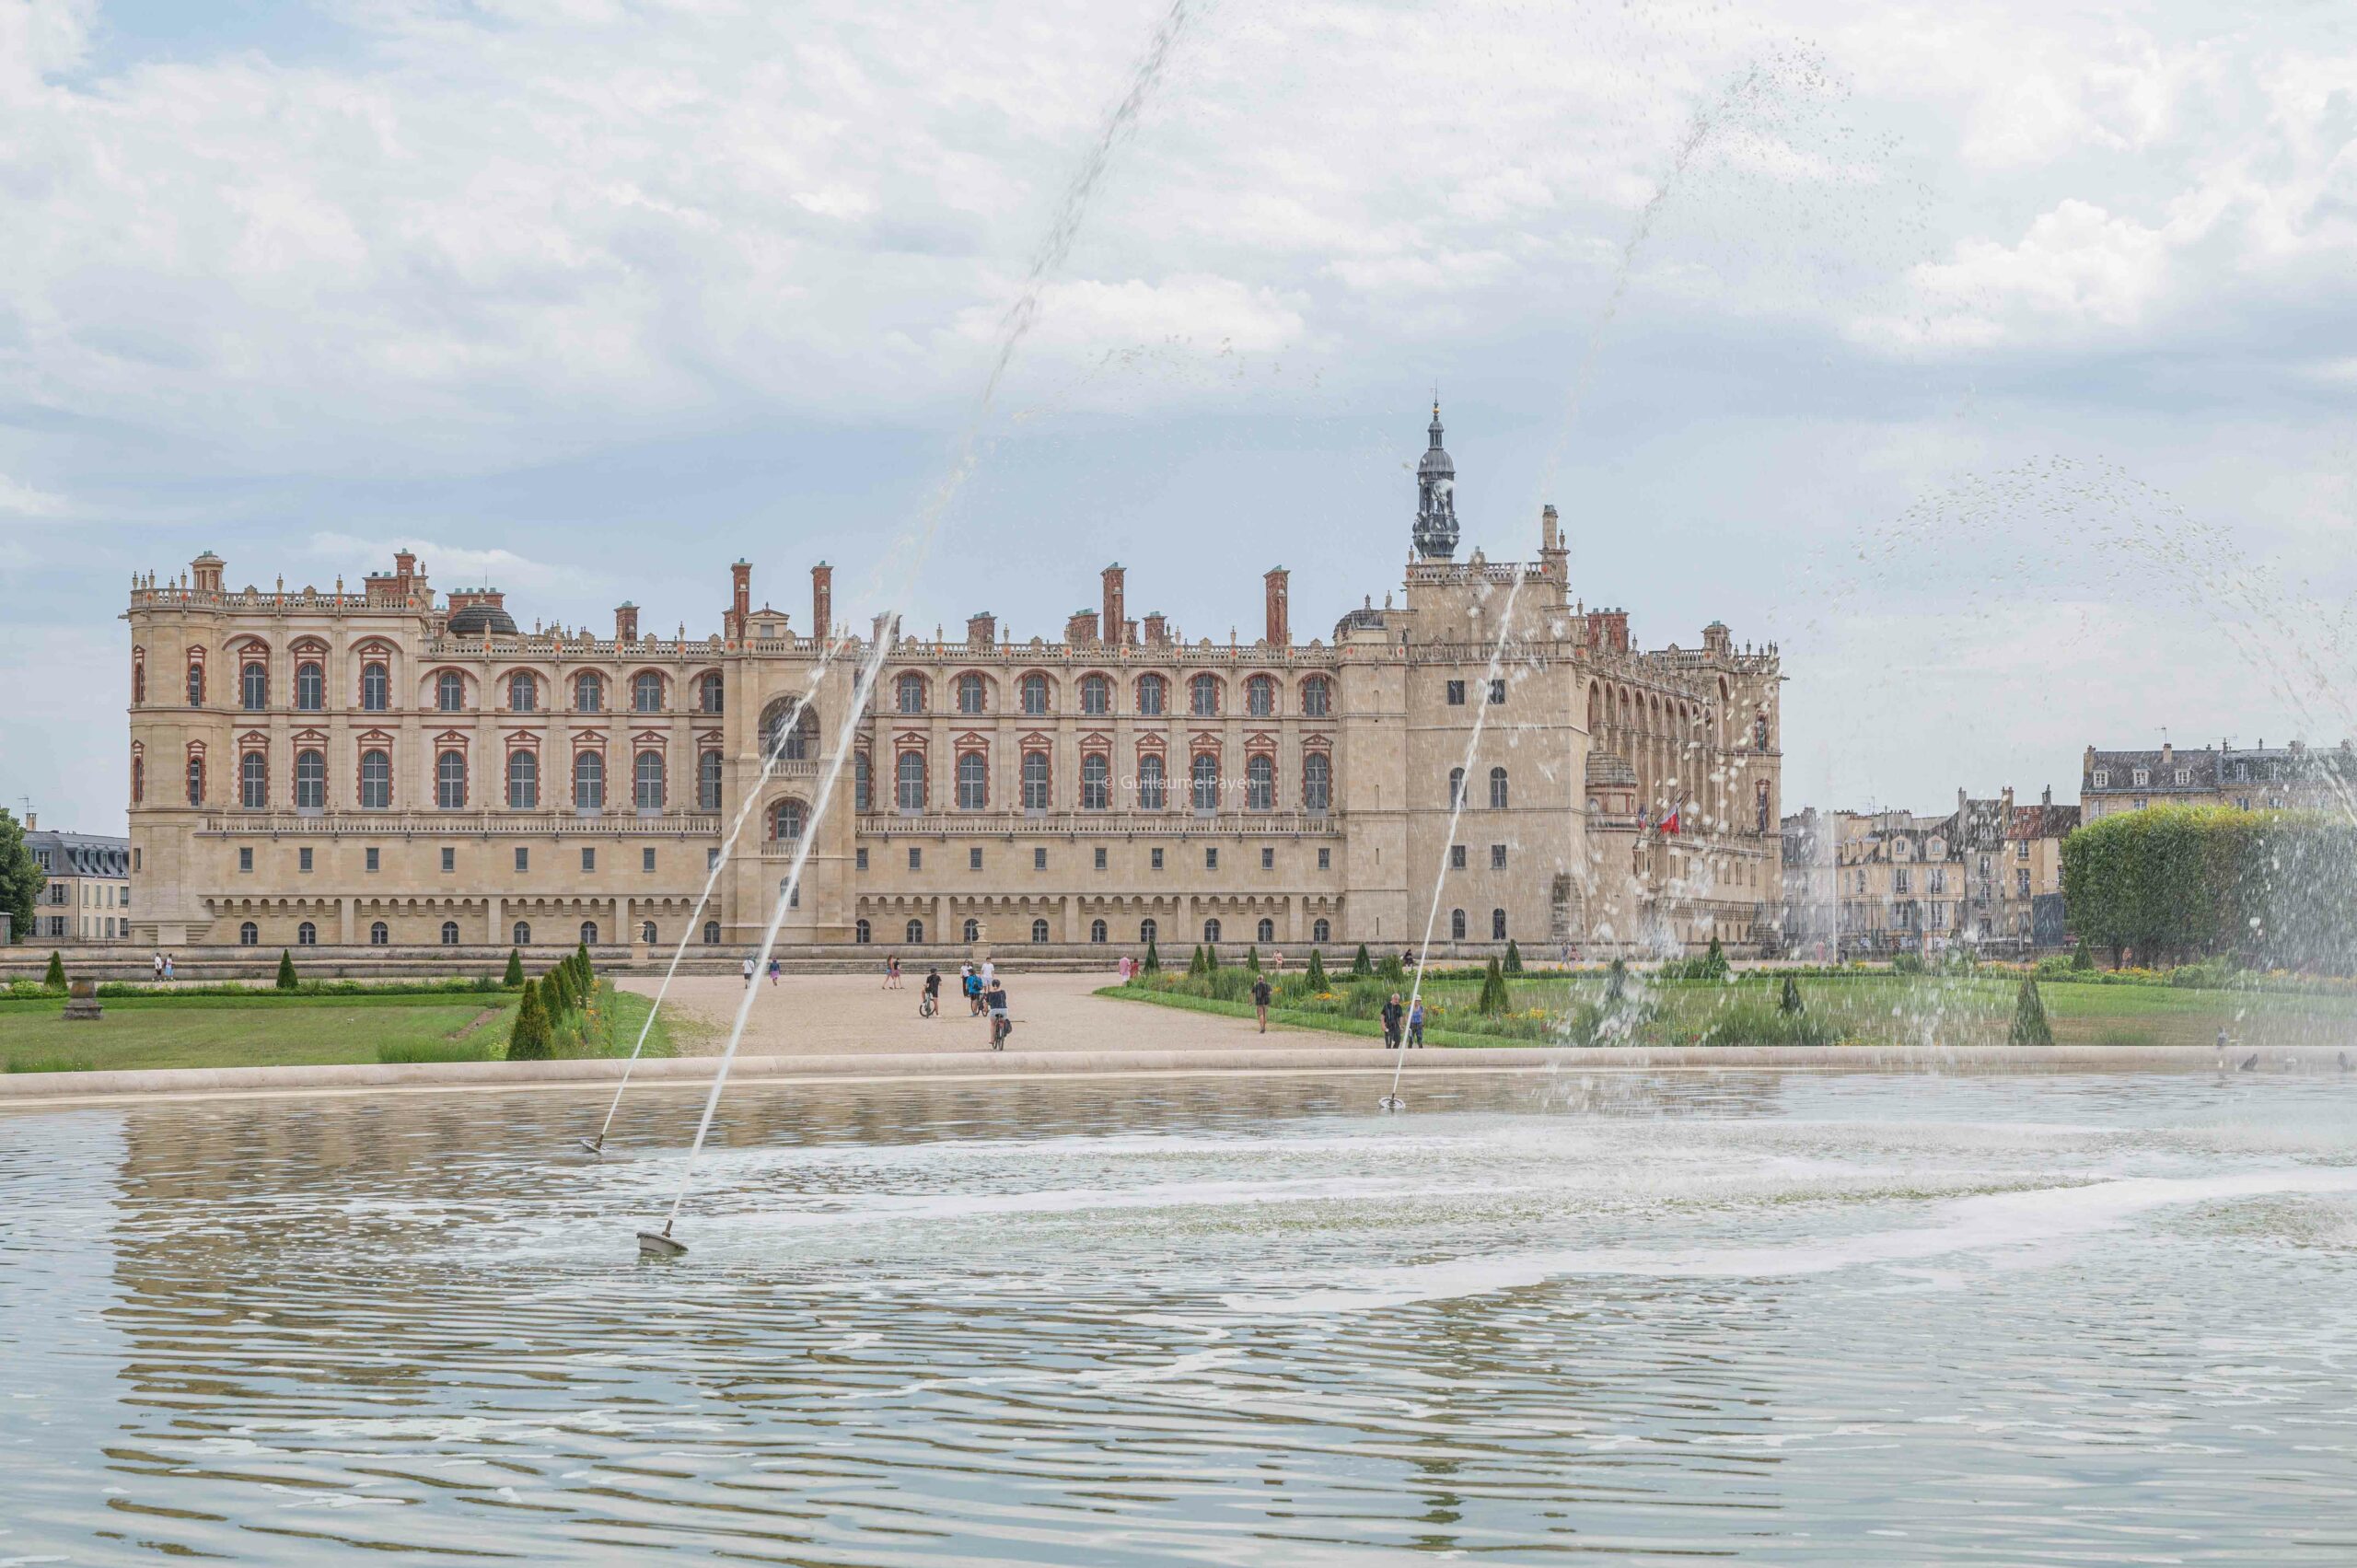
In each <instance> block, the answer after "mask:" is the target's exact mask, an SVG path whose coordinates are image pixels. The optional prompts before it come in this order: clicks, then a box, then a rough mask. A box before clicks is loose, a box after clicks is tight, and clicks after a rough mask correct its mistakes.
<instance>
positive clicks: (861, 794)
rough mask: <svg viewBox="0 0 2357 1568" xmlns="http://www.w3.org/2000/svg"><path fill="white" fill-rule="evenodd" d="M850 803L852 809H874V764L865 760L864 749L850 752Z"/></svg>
mask: <svg viewBox="0 0 2357 1568" xmlns="http://www.w3.org/2000/svg"><path fill="white" fill-rule="evenodd" d="M851 805H852V809H853V810H854V811H873V810H875V809H876V764H874V763H873V762H870V761H868V760H867V753H866V752H865V751H858V752H853V754H852V760H851Z"/></svg>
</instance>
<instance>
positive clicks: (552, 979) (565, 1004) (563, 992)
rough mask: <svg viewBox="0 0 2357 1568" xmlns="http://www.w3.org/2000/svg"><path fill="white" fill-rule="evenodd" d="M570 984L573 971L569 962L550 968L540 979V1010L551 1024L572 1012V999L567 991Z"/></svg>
mask: <svg viewBox="0 0 2357 1568" xmlns="http://www.w3.org/2000/svg"><path fill="white" fill-rule="evenodd" d="M572 983H573V969H572V965H571V963H570V961H569V960H568V961H566V962H562V963H557V964H553V965H552V966H550V969H549V972H548V973H546V974H544V975H542V976H541V977H540V983H539V986H538V990H539V992H540V1008H541V1012H542V1014H543V1016H545V1017H546V1018H547V1019H548V1020H549V1021H550V1022H551V1023H552V1024H553V1023H554V1022H555V1020H557V1019H559V1018H562V1017H563V1016H565V1015H566V1014H567V1013H569V1012H571V1011H573V997H572V995H571V993H570V990H569V988H570V987H571V985H572Z"/></svg>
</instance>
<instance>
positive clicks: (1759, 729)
mask: <svg viewBox="0 0 2357 1568" xmlns="http://www.w3.org/2000/svg"><path fill="white" fill-rule="evenodd" d="M1751 749H1753V750H1755V751H1765V750H1767V749H1768V712H1767V710H1766V709H1764V708H1763V709H1761V710H1760V711H1759V713H1758V714H1755V715H1754V716H1753V718H1752V720H1751Z"/></svg>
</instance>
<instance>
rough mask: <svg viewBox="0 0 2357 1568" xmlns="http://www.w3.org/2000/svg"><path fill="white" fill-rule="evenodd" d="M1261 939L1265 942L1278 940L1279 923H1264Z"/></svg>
mask: <svg viewBox="0 0 2357 1568" xmlns="http://www.w3.org/2000/svg"><path fill="white" fill-rule="evenodd" d="M1259 939H1260V941H1263V942H1273V941H1275V940H1276V939H1277V923H1276V922H1275V921H1273V920H1264V921H1262V922H1261V923H1260V937H1259Z"/></svg>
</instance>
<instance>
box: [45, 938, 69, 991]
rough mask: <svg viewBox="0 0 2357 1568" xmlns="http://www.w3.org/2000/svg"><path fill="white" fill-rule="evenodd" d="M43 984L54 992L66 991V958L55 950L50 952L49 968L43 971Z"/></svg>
mask: <svg viewBox="0 0 2357 1568" xmlns="http://www.w3.org/2000/svg"><path fill="white" fill-rule="evenodd" d="M41 984H43V985H45V986H47V987H48V988H49V989H50V990H52V991H63V990H64V989H65V957H64V954H62V953H59V952H58V951H56V950H55V949H54V948H52V949H51V951H50V955H49V968H47V969H46V970H42V971H41Z"/></svg>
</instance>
